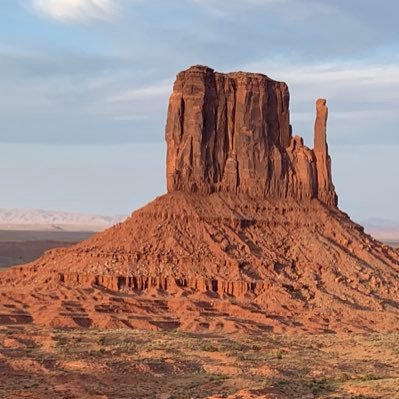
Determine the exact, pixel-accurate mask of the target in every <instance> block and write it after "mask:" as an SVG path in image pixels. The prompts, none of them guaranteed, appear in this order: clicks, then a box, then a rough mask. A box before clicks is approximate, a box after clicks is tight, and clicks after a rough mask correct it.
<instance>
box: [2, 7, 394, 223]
mask: <svg viewBox="0 0 399 399" xmlns="http://www.w3.org/2000/svg"><path fill="white" fill-rule="evenodd" d="M398 13H399V2H397V0H381V1H378V2H377V1H375V0H151V1H148V0H147V1H146V0H1V2H0V187H1V191H0V192H1V195H0V208H41V209H47V210H65V211H79V212H87V213H98V214H109V215H113V214H129V213H131V212H132V211H133V210H134V209H136V208H137V207H139V206H142V205H144V204H145V203H147V202H148V201H150V200H152V199H153V198H154V197H155V196H157V195H161V194H163V193H164V192H165V191H166V188H165V170H164V169H165V167H164V164H165V144H164V127H165V117H166V110H167V102H168V97H169V95H170V93H171V90H172V84H173V81H174V78H175V76H176V74H177V72H179V71H180V70H183V69H186V68H188V67H189V66H190V65H194V64H203V65H208V66H210V67H212V68H214V69H215V70H218V71H221V72H230V71H235V70H246V71H251V72H261V73H264V74H266V75H268V76H270V77H271V78H273V79H276V80H281V81H285V82H287V84H288V85H289V88H290V94H291V107H290V108H291V123H292V125H293V132H294V134H298V135H301V136H303V137H304V139H305V143H306V144H308V145H309V146H311V145H312V136H313V123H314V101H315V100H316V99H317V98H319V97H323V98H327V100H328V106H329V125H328V141H329V145H330V152H331V156H332V162H333V177H334V182H335V185H336V189H337V192H338V195H339V199H340V207H341V209H342V210H344V211H345V212H347V213H349V214H350V215H351V216H352V217H353V218H354V219H355V220H357V221H363V220H365V219H369V218H373V219H375V218H381V219H394V220H399V207H398V206H397V204H398V201H397V198H398V197H399V184H398V183H397V175H398V173H397V172H398V167H397V166H396V165H397V162H398V161H397V160H399V112H398V110H399V24H398V23H397V15H398Z"/></svg>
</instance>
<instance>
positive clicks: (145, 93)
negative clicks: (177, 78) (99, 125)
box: [106, 79, 173, 103]
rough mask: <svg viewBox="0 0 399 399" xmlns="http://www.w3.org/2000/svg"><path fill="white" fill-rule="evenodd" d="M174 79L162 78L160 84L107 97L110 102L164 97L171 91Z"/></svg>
mask: <svg viewBox="0 0 399 399" xmlns="http://www.w3.org/2000/svg"><path fill="white" fill-rule="evenodd" d="M172 85H173V80H172V79H167V80H162V81H161V82H159V83H158V84H155V85H151V86H145V87H139V88H134V89H129V90H124V91H120V92H118V93H116V94H114V95H111V96H110V97H108V98H107V99H106V102H108V103H118V102H130V101H135V100H143V99H148V98H164V97H167V95H168V94H170V93H171V90H172V89H171V88H172Z"/></svg>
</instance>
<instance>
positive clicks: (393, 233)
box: [362, 218, 399, 241]
mask: <svg viewBox="0 0 399 399" xmlns="http://www.w3.org/2000/svg"><path fill="white" fill-rule="evenodd" d="M362 225H364V228H365V230H366V232H367V233H369V234H371V235H372V236H373V237H375V238H377V239H379V240H384V241H399V222H398V221H397V220H389V219H376V218H372V219H366V220H363V221H362Z"/></svg>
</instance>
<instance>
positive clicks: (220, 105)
mask: <svg viewBox="0 0 399 399" xmlns="http://www.w3.org/2000/svg"><path fill="white" fill-rule="evenodd" d="M327 113H328V112H327V106H326V101H325V100H323V99H319V100H317V102H316V121H315V125H314V146H313V149H310V148H308V147H306V146H305V145H304V142H303V140H302V138H301V137H298V136H293V134H292V128H291V125H290V115H289V92H288V87H287V85H286V84H285V83H282V82H277V81H274V80H272V79H270V78H268V77H267V76H265V75H261V74H255V73H244V72H237V73H229V74H222V73H217V72H214V71H213V70H212V69H210V68H208V67H204V66H193V67H191V68H189V69H188V70H186V71H183V72H180V73H179V74H178V75H177V79H176V82H175V84H174V88H173V93H172V95H171V97H170V101H169V110H168V117H167V123H166V142H167V165H166V174H167V194H165V195H163V196H161V197H158V198H156V199H155V200H154V201H153V202H151V203H149V204H148V205H146V206H145V207H144V208H142V209H139V210H137V211H135V212H134V213H133V214H132V215H131V216H130V217H129V218H128V219H127V220H126V221H124V222H123V223H120V224H117V225H115V226H113V227H111V228H110V229H108V230H106V231H104V232H101V233H99V234H97V235H95V236H93V237H92V238H90V239H89V240H87V241H84V242H82V243H80V244H78V245H76V246H74V247H72V248H68V249H57V250H51V251H48V252H46V253H45V254H44V255H43V256H42V257H41V258H40V259H38V260H37V261H35V262H33V263H30V264H27V265H25V266H18V267H14V268H11V269H9V270H7V271H4V272H1V273H0V323H7V324H10V323H15V324H21V323H22V324H23V323H33V324H36V325H47V326H54V327H102V328H114V327H127V328H146V329H177V330H182V331H213V332H215V331H220V332H234V331H244V332H247V333H256V332H259V331H274V332H284V331H311V332H339V331H340V332H345V331H347V332H350V331H363V332H364V331H397V330H398V326H399V323H398V321H399V285H398V270H399V253H398V252H396V250H394V249H392V248H390V247H388V246H386V245H383V244H382V243H380V242H378V241H376V240H374V239H373V238H372V237H370V236H369V235H367V234H365V233H364V231H363V228H362V227H361V226H359V225H357V224H355V223H354V222H352V221H351V220H350V218H349V217H348V215H346V214H345V213H343V212H342V211H340V210H339V208H338V200H337V195H336V193H335V189H334V185H333V182H332V177H331V160H330V156H329V154H328V146H327V140H326V125H327Z"/></svg>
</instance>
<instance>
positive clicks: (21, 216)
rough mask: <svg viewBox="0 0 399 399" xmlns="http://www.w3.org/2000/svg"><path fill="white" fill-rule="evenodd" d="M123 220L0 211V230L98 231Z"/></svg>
mask: <svg viewBox="0 0 399 399" xmlns="http://www.w3.org/2000/svg"><path fill="white" fill-rule="evenodd" d="M125 218H126V217H125V216H122V215H116V216H104V215H92V214H86V213H78V212H64V211H46V210H43V209H0V229H3V230H31V229H32V230H54V231H57V230H58V231H59V230H69V231H71V230H74V231H80V230H90V231H99V230H103V229H105V228H107V227H109V226H112V225H113V224H115V223H118V222H120V221H122V220H123V219H125Z"/></svg>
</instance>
